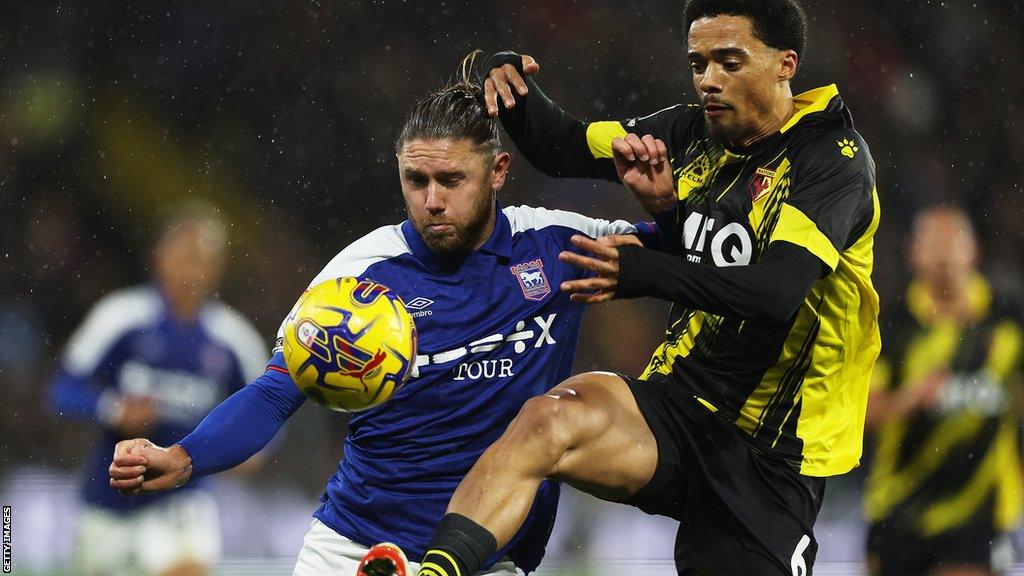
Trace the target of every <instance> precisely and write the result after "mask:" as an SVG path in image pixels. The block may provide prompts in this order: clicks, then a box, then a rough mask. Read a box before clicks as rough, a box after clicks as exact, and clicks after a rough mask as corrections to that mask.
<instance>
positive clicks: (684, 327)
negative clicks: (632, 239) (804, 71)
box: [485, 53, 880, 476]
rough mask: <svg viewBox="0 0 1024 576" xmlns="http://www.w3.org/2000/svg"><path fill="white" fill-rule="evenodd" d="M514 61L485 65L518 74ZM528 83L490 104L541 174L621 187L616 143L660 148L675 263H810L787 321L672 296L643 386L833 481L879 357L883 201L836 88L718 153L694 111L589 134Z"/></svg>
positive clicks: (678, 109) (846, 466)
mask: <svg viewBox="0 0 1024 576" xmlns="http://www.w3.org/2000/svg"><path fill="white" fill-rule="evenodd" d="M510 54H511V53H502V54H498V55H495V56H494V57H492V60H491V61H489V63H488V64H486V65H485V66H486V67H488V69H489V67H492V66H493V65H495V64H494V63H495V62H497V63H498V64H501V63H506V62H507V63H512V64H516V63H517V62H518V56H510ZM527 85H528V86H529V89H530V94H529V95H528V96H527V97H519V96H517V97H516V101H517V104H516V107H515V108H513V109H511V110H506V109H504V108H501V119H502V123H503V125H504V127H505V129H506V132H507V133H508V134H509V136H510V137H511V138H512V140H513V141H514V142H515V143H516V145H517V147H518V148H519V150H520V151H521V152H522V153H523V155H524V156H525V157H526V158H527V159H528V160H529V161H530V163H531V164H533V165H534V166H535V167H536V168H538V169H539V170H541V171H542V172H544V173H545V174H548V175H551V176H556V177H585V178H605V179H609V180H613V181H616V182H617V181H618V178H617V176H616V174H615V169H614V165H613V163H612V161H611V141H612V139H614V138H615V137H617V136H624V135H626V134H627V133H629V132H631V133H635V134H637V135H638V136H643V135H645V134H651V135H653V136H655V137H656V138H660V139H661V140H663V141H664V142H665V143H666V145H667V147H668V151H669V157H670V161H671V164H672V168H673V172H674V174H675V178H676V184H677V189H678V194H679V207H678V210H677V211H676V212H675V214H674V216H673V218H674V224H672V225H670V226H667V227H666V228H672V229H673V230H671V234H672V235H673V238H672V240H671V242H670V244H676V245H677V246H676V252H677V254H678V256H679V257H680V259H684V260H685V262H684V264H685V266H690V265H691V264H699V265H706V266H713V267H718V268H726V267H737V266H748V265H753V264H757V263H759V262H760V260H761V258H762V257H763V256H764V254H765V253H766V252H767V251H768V248H769V246H771V245H773V244H778V243H789V244H792V245H796V246H799V247H802V248H804V249H806V250H807V251H808V252H810V253H811V254H813V255H814V256H816V257H817V258H818V259H820V261H821V264H822V275H821V277H820V279H819V280H818V281H817V282H816V283H815V284H814V285H813V288H812V289H811V290H810V293H808V294H807V295H806V298H805V299H804V300H803V302H802V304H801V305H800V306H799V308H798V309H797V311H796V312H795V313H794V314H792V315H789V316H788V317H787V318H785V319H778V318H772V319H765V318H745V317H742V315H739V314H730V313H726V312H727V311H723V310H717V313H716V312H715V311H709V308H710V307H708V306H703V307H702V306H700V305H697V304H695V303H693V302H682V301H679V300H675V301H674V304H673V310H672V314H671V318H670V321H669V326H668V329H667V331H666V335H665V342H664V343H663V344H662V345H661V346H660V347H659V348H658V349H657V351H656V352H655V353H654V356H653V358H652V359H651V362H650V364H649V366H648V367H647V369H646V370H645V371H644V373H643V375H642V376H641V378H642V379H651V378H672V379H673V380H676V381H678V382H679V383H680V384H681V385H683V386H687V387H689V389H690V390H692V393H693V395H694V396H695V397H696V398H698V399H699V400H700V401H701V402H702V403H703V404H704V405H705V406H707V407H708V408H709V409H711V410H714V411H716V413H717V414H718V415H719V416H720V417H722V418H724V419H726V420H727V421H730V422H733V423H734V424H735V425H736V426H738V427H739V428H740V429H742V430H743V431H744V432H746V433H747V434H749V435H750V436H751V437H752V438H753V439H754V440H755V441H756V442H757V443H758V444H760V445H762V446H764V447H767V448H768V449H770V450H773V451H774V452H775V453H776V454H778V455H780V456H782V457H783V458H785V459H786V460H787V461H788V462H790V463H791V465H793V466H794V468H796V469H798V470H799V472H800V473H802V474H805V475H809V476H831V475H835V474H841V473H844V472H847V471H849V470H850V469H851V468H853V467H854V466H856V465H857V464H858V462H859V459H860V456H861V449H862V441H863V430H864V414H865V410H866V406H867V395H868V389H869V385H870V384H869V383H870V378H871V371H872V368H873V366H874V363H875V359H876V358H877V356H878V351H879V348H880V339H879V333H878V323H877V317H878V296H877V294H876V293H875V290H874V288H873V287H872V284H871V269H872V263H873V259H872V246H873V238H874V233H875V230H876V228H877V227H878V221H879V203H878V196H877V194H876V192H875V175H874V172H875V167H874V162H873V160H872V159H871V156H870V154H869V151H868V148H867V146H866V145H865V143H864V141H863V139H862V138H861V136H860V135H859V134H858V133H857V132H856V131H855V130H854V129H853V123H852V118H851V115H850V113H849V111H848V110H847V108H846V107H845V105H844V104H843V101H842V98H841V97H840V96H839V93H838V90H837V88H836V87H835V86H834V85H830V86H825V87H822V88H818V89H815V90H811V91H809V92H806V93H804V94H800V95H798V96H796V97H795V98H794V104H795V107H796V113H795V115H794V116H793V117H792V118H791V119H790V120H789V121H788V122H787V123H786V124H785V125H784V126H783V127H782V128H781V130H780V131H779V132H778V133H776V134H774V135H772V136H770V137H768V138H766V139H764V140H762V141H760V142H758V143H756V144H755V145H753V146H752V147H750V148H748V149H744V150H727V149H724V148H723V147H722V146H721V145H719V144H716V143H715V142H714V141H713V140H712V139H711V138H709V136H708V132H707V128H706V124H705V120H704V116H703V111H702V109H701V108H700V107H697V106H686V105H680V106H674V107H671V108H667V109H665V110H662V111H660V112H656V113H654V114H652V115H649V116H644V117H639V118H633V119H629V120H624V121H601V122H590V123H585V122H580V121H579V120H576V119H575V118H573V117H572V116H570V115H569V114H567V113H566V112H564V111H563V110H561V109H560V108H558V107H557V106H556V105H554V104H553V103H552V102H551V101H550V100H548V99H547V97H546V96H544V94H543V92H542V91H541V90H540V88H539V87H538V86H537V84H536V82H535V80H534V79H533V78H532V77H530V78H527ZM659 224H662V220H661V219H659ZM622 253H623V251H622V250H620V254H622ZM691 269H692V268H691ZM772 281H774V282H780V283H785V282H786V281H787V279H786V278H784V277H783V278H777V279H774V280H772ZM620 282H621V279H620Z"/></svg>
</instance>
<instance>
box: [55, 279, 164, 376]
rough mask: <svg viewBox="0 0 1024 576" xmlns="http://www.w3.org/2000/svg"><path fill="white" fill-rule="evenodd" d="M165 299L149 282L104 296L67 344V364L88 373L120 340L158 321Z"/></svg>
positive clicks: (71, 368) (162, 311)
mask: <svg viewBox="0 0 1024 576" xmlns="http://www.w3.org/2000/svg"><path fill="white" fill-rule="evenodd" d="M164 310H165V308H164V304H163V299H162V298H161V297H160V295H159V294H158V293H157V291H156V289H155V288H153V287H152V286H149V285H142V286H135V287H131V288H123V289H120V290H115V291H113V292H110V293H109V294H107V295H106V296H104V297H102V298H100V299H99V300H98V301H97V302H96V304H95V305H94V306H93V307H92V309H91V310H90V311H89V314H88V315H87V316H86V318H85V320H84V321H83V322H82V324H81V325H79V327H78V328H77V329H76V330H75V332H74V333H73V334H72V335H71V337H70V338H69V340H68V343H67V346H66V348H65V363H66V367H67V368H68V369H70V370H72V371H78V372H82V373H88V372H90V371H91V370H93V369H94V368H95V366H96V365H97V363H98V362H100V360H101V359H102V358H104V357H105V355H106V354H107V353H108V351H110V350H112V349H113V348H114V347H115V346H116V345H117V343H118V342H121V341H123V340H124V339H125V338H128V337H131V335H133V334H136V333H137V332H139V331H140V330H142V329H145V328H146V327H149V326H152V325H154V324H156V323H157V321H158V320H159V319H160V317H161V316H162V315H163V313H164Z"/></svg>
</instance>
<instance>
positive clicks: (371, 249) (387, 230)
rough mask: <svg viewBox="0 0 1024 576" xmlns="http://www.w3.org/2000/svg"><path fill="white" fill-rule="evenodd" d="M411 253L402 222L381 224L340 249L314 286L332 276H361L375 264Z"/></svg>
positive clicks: (314, 282) (318, 276) (316, 278)
mask: <svg viewBox="0 0 1024 576" xmlns="http://www.w3.org/2000/svg"><path fill="white" fill-rule="evenodd" d="M410 253H412V249H411V248H410V247H409V243H408V241H406V239H405V235H404V234H402V225H401V224H392V225H388V226H381V227H380V228H377V229H376V230H374V231H372V232H370V233H369V234H366V235H365V236H363V237H361V238H359V239H358V240H356V241H354V242H352V243H351V244H349V245H348V246H346V247H345V248H343V249H342V250H341V252H338V254H337V255H336V256H335V257H334V258H332V259H331V261H330V262H328V263H327V266H325V267H324V269H323V270H321V271H320V273H319V274H317V276H316V277H315V278H314V279H313V282H311V283H310V285H311V286H312V285H314V284H317V283H319V282H321V281H323V280H326V279H329V278H340V277H342V276H360V275H362V274H363V273H364V272H366V270H367V268H369V267H370V266H373V265H374V264H377V263H380V262H384V261H387V260H390V259H392V258H397V257H399V256H402V255H405V254H410Z"/></svg>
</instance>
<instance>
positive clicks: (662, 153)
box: [420, 0, 880, 576]
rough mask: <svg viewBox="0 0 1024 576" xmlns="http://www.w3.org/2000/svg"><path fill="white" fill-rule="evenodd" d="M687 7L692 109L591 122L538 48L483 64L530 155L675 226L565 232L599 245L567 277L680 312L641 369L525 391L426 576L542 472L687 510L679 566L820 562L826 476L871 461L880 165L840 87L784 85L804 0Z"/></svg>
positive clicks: (474, 540) (661, 510)
mask: <svg viewBox="0 0 1024 576" xmlns="http://www.w3.org/2000/svg"><path fill="white" fill-rule="evenodd" d="M683 20H684V26H685V29H686V30H687V32H688V37H687V43H688V60H689V65H690V68H691V70H692V78H693V84H694V87H695V88H696V90H697V94H698V96H699V97H700V99H701V105H700V106H682V105H680V106H673V107H670V108H667V109H664V110H662V111H660V112H656V113H654V114H651V115H649V116H644V117H639V118H633V119H630V120H626V121H605V122H590V123H584V122H580V121H579V120H576V119H575V118H573V117H572V116H570V115H569V114H567V113H566V112H564V111H563V110H561V109H560V108H558V107H557V105H555V104H554V103H553V102H551V101H550V100H549V99H548V98H547V97H546V96H545V95H544V94H543V92H541V91H540V90H539V88H538V87H537V85H536V83H535V82H534V80H533V79H532V78H529V75H531V74H536V73H537V72H538V70H539V66H538V65H537V63H536V62H535V61H534V60H533V59H532V58H530V57H526V56H523V57H520V56H519V55H518V54H514V53H502V54H498V55H496V56H495V57H494V58H493V59H492V60H491V62H490V63H489V64H487V65H485V69H489V70H490V73H489V77H488V80H487V88H488V104H489V110H490V111H491V112H493V113H498V112H499V110H500V109H501V108H502V107H503V108H504V110H503V111H501V118H502V122H503V124H504V125H505V128H506V130H507V131H508V133H509V134H510V136H511V137H512V138H513V139H514V140H515V142H516V144H517V146H518V147H519V149H520V150H521V151H522V152H523V154H524V156H526V157H527V158H528V159H529V160H530V162H531V163H533V164H534V165H535V166H537V167H538V168H540V169H541V170H542V171H544V172H545V173H547V174H551V175H555V176H562V177H565V176H570V177H588V178H607V179H610V180H613V181H621V182H622V183H624V184H625V185H626V186H627V187H628V188H629V189H630V190H631V191H632V192H633V193H634V195H636V196H637V197H638V198H640V199H642V202H643V204H644V206H645V208H646V209H647V210H648V211H650V212H651V213H653V214H656V215H657V219H658V222H659V225H662V224H664V225H663V226H662V229H663V230H666V231H670V230H671V231H673V239H674V244H673V248H674V249H675V254H666V253H664V252H657V251H654V250H650V249H648V248H645V247H641V246H637V245H636V242H635V241H634V240H632V239H629V238H610V239H606V240H605V241H604V242H603V243H599V242H594V241H592V240H588V239H583V238H580V239H575V240H574V244H575V245H576V246H577V247H579V248H582V249H584V250H587V251H589V252H590V253H592V254H593V257H585V256H582V255H580V254H574V253H568V252H567V253H563V254H562V258H563V260H564V261H566V262H571V263H573V264H574V265H577V266H580V267H582V268H584V269H587V270H591V271H593V272H595V273H596V274H597V275H596V277H591V278H587V279H582V280H579V281H571V282H567V283H565V284H564V285H563V290H565V291H568V292H572V293H573V298H574V299H575V300H577V301H584V302H602V301H605V300H608V299H610V298H612V297H614V296H618V297H637V296H653V297H658V298H662V299H666V300H669V301H671V302H673V312H672V316H671V318H670V323H669V327H668V331H667V335H666V340H665V342H664V344H663V345H661V346H660V347H659V349H658V350H657V351H656V352H655V354H654V357H653V358H652V360H651V363H650V364H649V366H648V368H647V369H646V371H645V372H644V373H643V374H642V375H641V376H640V378H639V379H637V378H631V377H627V376H620V375H615V374H609V373H589V374H584V375H580V376H576V377H574V378H572V379H570V380H568V381H566V382H564V383H562V384H560V385H558V386H557V387H555V388H554V389H552V390H551V391H550V392H548V393H547V394H545V395H542V396H538V397H536V398H533V399H530V400H529V401H528V402H527V403H526V405H525V406H524V407H523V410H522V411H521V412H520V413H519V415H518V416H517V417H516V420H515V421H514V422H513V424H512V425H511V426H510V427H509V429H508V431H507V432H506V433H505V434H504V435H503V436H502V438H501V440H499V441H498V442H497V443H496V444H495V445H494V446H492V447H491V448H489V449H488V450H487V452H485V453H484V454H483V456H481V458H480V460H479V461H478V462H477V463H476V465H474V467H473V469H472V470H471V471H470V473H469V474H468V475H467V476H466V478H465V480H463V482H462V483H461V484H460V486H459V489H458V490H457V491H456V493H455V496H454V498H453V500H452V503H451V505H450V506H449V508H448V512H449V513H448V514H447V515H446V516H445V519H444V521H443V522H442V524H441V526H440V527H439V528H438V531H437V534H436V536H435V538H434V539H433V540H432V542H431V546H430V550H429V551H428V553H427V555H426V556H425V557H424V558H423V562H422V566H423V569H422V570H421V572H420V574H421V575H423V576H428V575H429V576H457V575H458V574H467V573H471V572H473V571H474V570H475V569H476V566H478V563H477V559H479V558H486V557H487V556H488V555H489V554H491V552H492V551H493V550H494V549H495V548H496V547H499V548H500V547H502V546H504V545H505V543H506V542H507V540H508V538H509V537H510V535H511V534H513V533H515V532H516V531H517V530H518V529H519V525H520V524H521V522H522V519H523V517H524V515H525V514H526V511H527V510H528V509H529V508H530V506H531V503H532V499H533V492H534V491H535V490H536V487H537V485H538V484H539V483H540V482H541V481H543V480H544V479H545V478H555V479H559V480H563V481H566V482H569V483H570V484H572V485H574V486H577V487H579V488H581V489H583V490H584V491H587V492H589V493H591V494H594V495H597V496H599V497H601V498H604V499H608V500H613V501H619V502H625V503H628V504H632V505H634V506H637V507H639V508H640V509H642V510H644V511H645V512H648V513H656V514H661V515H666V516H670V517H673V518H676V519H678V520H680V521H681V525H680V529H679V533H678V538H677V544H676V565H677V568H678V570H679V573H680V574H687V575H689V574H695V573H696V574H757V575H759V576H761V575H769V574H777V575H780V576H781V575H786V576H795V575H806V574H810V572H811V568H812V566H813V563H814V558H815V554H816V550H817V544H816V541H815V539H814V534H813V525H814V522H815V519H816V516H817V513H818V509H819V507H820V505H821V499H822V497H823V494H824V487H825V478H826V477H829V476H833V475H837V474H843V473H845V472H847V471H849V470H850V469H851V468H853V467H854V466H856V465H857V464H858V462H859V459H860V453H861V443H862V436H863V429H864V413H865V407H866V404H867V394H868V389H869V382H870V377H871V370H872V367H873V366H874V362H875V359H876V357H877V355H878V350H879V346H880V344H879V337H878V326H877V315H878V296H877V295H876V293H875V290H874V288H873V287H872V284H871V278H870V276H871V269H872V263H873V255H872V246H873V238H874V232H875V229H876V228H877V225H878V220H879V207H878V202H877V197H876V194H875V189H874V188H875V176H874V168H875V167H874V162H873V161H872V159H871V155H870V153H869V152H868V149H867V146H866V144H865V143H864V141H863V139H862V138H861V137H860V135H859V134H858V133H857V132H856V131H855V130H854V129H853V121H852V117H851V114H850V111H849V110H848V109H847V108H846V106H845V105H844V103H843V100H842V98H841V97H840V96H839V93H838V90H837V88H836V87H835V85H830V86H824V87H821V88H818V89H815V90H811V91H809V92H805V93H803V94H799V95H796V96H794V95H793V94H792V91H791V88H790V81H791V80H792V78H793V77H794V75H795V74H796V71H797V67H798V63H799V60H800V58H801V56H802V55H803V54H804V50H805V45H806V34H807V21H806V17H805V16H804V13H803V10H802V8H801V7H800V6H799V5H798V4H797V3H796V2H795V1H793V0H690V1H689V2H688V3H687V5H686V8H685V10H684V17H683ZM524 74H525V75H526V77H525V78H524ZM513 92H515V93H513ZM496 100H500V102H498V101H496Z"/></svg>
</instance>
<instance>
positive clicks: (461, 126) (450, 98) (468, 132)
mask: <svg viewBox="0 0 1024 576" xmlns="http://www.w3.org/2000/svg"><path fill="white" fill-rule="evenodd" d="M480 54H482V51H480V50H474V51H473V52H471V53H470V54H469V55H468V56H466V57H465V58H463V59H462V64H461V66H460V68H459V74H458V76H457V77H456V79H455V80H454V81H453V82H452V83H450V84H448V85H447V86H445V87H444V88H441V89H440V90H438V91H436V92H432V93H430V94H428V95H427V96H426V97H425V98H423V99H422V100H420V101H419V102H417V103H416V104H415V105H413V107H412V109H411V110H409V114H408V115H407V116H406V117H405V124H403V125H402V130H401V131H400V132H399V133H398V138H396V139H395V152H396V153H401V152H402V147H403V146H405V144H406V143H407V142H409V141H411V140H418V139H423V140H444V139H450V140H466V139H468V140H471V141H472V142H473V145H474V146H476V148H477V150H479V151H481V152H487V153H490V154H491V155H494V154H497V153H498V152H499V151H500V150H501V136H500V134H499V133H498V123H497V121H496V120H495V119H494V118H491V117H490V116H488V115H487V108H486V107H485V105H484V89H483V87H481V86H480V84H479V83H477V82H474V80H473V64H474V62H475V61H476V57H477V56H478V55H480Z"/></svg>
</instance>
